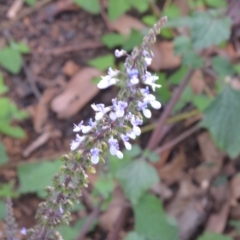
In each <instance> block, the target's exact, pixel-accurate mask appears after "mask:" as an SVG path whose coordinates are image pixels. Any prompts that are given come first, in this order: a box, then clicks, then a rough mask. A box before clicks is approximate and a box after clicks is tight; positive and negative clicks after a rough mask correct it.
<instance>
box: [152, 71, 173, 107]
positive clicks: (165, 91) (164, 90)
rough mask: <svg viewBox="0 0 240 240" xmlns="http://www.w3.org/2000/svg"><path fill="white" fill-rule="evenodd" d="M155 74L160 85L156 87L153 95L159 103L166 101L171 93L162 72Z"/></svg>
mask: <svg viewBox="0 0 240 240" xmlns="http://www.w3.org/2000/svg"><path fill="white" fill-rule="evenodd" d="M157 75H158V77H159V80H158V81H157V84H160V85H161V87H160V88H157V89H156V94H155V95H156V97H157V100H158V101H160V102H161V103H167V102H168V101H169V99H170V97H171V93H170V90H169V88H168V85H167V81H166V75H165V74H164V73H159V74H157Z"/></svg>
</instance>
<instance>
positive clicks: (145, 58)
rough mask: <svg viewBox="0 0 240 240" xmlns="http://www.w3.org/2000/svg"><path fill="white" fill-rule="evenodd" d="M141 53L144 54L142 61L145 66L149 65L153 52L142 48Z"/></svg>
mask: <svg viewBox="0 0 240 240" xmlns="http://www.w3.org/2000/svg"><path fill="white" fill-rule="evenodd" d="M143 55H144V61H145V63H146V65H147V66H149V65H151V63H152V59H153V53H152V52H150V53H149V52H148V51H146V50H144V51H143Z"/></svg>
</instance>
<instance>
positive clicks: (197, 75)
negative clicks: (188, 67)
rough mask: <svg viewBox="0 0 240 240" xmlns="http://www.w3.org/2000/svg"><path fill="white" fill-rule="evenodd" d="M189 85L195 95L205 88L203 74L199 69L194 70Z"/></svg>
mask: <svg viewBox="0 0 240 240" xmlns="http://www.w3.org/2000/svg"><path fill="white" fill-rule="evenodd" d="M190 86H191V88H192V90H193V92H194V93H195V94H197V95H199V94H201V93H202V92H203V90H204V88H205V82H204V79H203V74H202V71H201V70H196V71H194V74H193V76H192V79H191V82H190Z"/></svg>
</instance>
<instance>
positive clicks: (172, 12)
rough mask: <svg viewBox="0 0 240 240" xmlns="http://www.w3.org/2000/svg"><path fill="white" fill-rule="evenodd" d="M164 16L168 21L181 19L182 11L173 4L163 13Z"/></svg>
mask: <svg viewBox="0 0 240 240" xmlns="http://www.w3.org/2000/svg"><path fill="white" fill-rule="evenodd" d="M162 15H163V16H167V17H168V19H176V18H179V17H180V10H179V8H178V7H177V6H176V5H175V4H171V5H170V6H169V7H168V8H166V9H165V10H164V11H163V14H162Z"/></svg>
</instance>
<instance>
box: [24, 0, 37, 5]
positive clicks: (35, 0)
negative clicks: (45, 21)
mask: <svg viewBox="0 0 240 240" xmlns="http://www.w3.org/2000/svg"><path fill="white" fill-rule="evenodd" d="M24 1H25V3H27V4H28V5H30V6H33V5H35V3H36V2H37V0H24Z"/></svg>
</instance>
